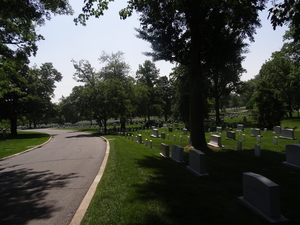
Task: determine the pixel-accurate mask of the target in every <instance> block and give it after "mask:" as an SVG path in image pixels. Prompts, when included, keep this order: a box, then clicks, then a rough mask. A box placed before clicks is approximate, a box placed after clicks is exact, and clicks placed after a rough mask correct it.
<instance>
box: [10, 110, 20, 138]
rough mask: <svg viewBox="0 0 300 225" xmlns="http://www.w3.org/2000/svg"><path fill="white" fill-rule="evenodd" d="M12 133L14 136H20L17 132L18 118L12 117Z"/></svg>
mask: <svg viewBox="0 0 300 225" xmlns="http://www.w3.org/2000/svg"><path fill="white" fill-rule="evenodd" d="M10 133H11V135H12V136H16V135H18V131H17V116H16V115H12V116H11V118H10Z"/></svg>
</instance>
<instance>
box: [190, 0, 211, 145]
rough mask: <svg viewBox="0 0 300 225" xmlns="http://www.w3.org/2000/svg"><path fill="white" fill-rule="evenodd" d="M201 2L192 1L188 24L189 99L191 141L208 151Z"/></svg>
mask: <svg viewBox="0 0 300 225" xmlns="http://www.w3.org/2000/svg"><path fill="white" fill-rule="evenodd" d="M193 6H199V2H197V1H196V0H192V1H191V2H190V7H191V8H189V10H190V15H189V19H188V23H189V25H190V31H191V47H190V65H189V87H190V90H189V97H190V101H189V103H190V106H189V108H190V112H189V113H190V132H191V135H190V140H191V144H192V145H193V147H194V148H196V149H198V150H206V149H207V143H206V140H205V130H204V114H205V106H206V95H205V87H204V83H205V77H204V75H203V72H202V66H201V44H202V43H201V42H202V38H201V37H202V34H201V32H200V29H199V26H200V25H201V24H200V23H199V21H201V19H200V17H201V15H199V14H200V11H201V10H199V9H198V8H197V7H193Z"/></svg>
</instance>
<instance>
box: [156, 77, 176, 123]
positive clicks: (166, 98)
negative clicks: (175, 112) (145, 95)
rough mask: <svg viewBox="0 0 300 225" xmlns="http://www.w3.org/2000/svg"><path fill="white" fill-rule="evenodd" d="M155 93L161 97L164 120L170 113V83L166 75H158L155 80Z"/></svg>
mask: <svg viewBox="0 0 300 225" xmlns="http://www.w3.org/2000/svg"><path fill="white" fill-rule="evenodd" d="M157 95H158V96H160V98H161V99H162V107H163V114H164V119H165V121H167V120H168V117H169V116H170V114H171V99H172V94H171V84H170V81H169V79H168V77H167V76H163V77H160V78H159V79H158V81H157Z"/></svg>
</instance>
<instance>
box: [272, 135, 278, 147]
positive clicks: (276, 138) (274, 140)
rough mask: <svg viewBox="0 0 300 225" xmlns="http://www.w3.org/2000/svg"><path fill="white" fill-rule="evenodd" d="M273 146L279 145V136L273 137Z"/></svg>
mask: <svg viewBox="0 0 300 225" xmlns="http://www.w3.org/2000/svg"><path fill="white" fill-rule="evenodd" d="M273 144H274V145H278V137H277V136H274V137H273Z"/></svg>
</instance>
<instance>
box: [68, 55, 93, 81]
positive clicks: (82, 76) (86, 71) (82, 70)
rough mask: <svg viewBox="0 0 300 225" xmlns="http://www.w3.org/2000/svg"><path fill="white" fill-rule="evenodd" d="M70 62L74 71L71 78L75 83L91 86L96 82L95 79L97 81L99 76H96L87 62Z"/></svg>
mask: <svg viewBox="0 0 300 225" xmlns="http://www.w3.org/2000/svg"><path fill="white" fill-rule="evenodd" d="M71 62H72V63H73V66H74V69H75V70H76V71H75V73H74V74H73V78H74V80H76V81H77V82H83V83H89V84H90V85H92V86H93V85H95V83H96V82H97V79H98V80H99V74H97V72H96V71H95V68H93V67H92V65H91V64H90V62H89V61H87V60H83V59H82V60H80V61H79V62H76V61H75V60H73V59H72V60H71Z"/></svg>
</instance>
